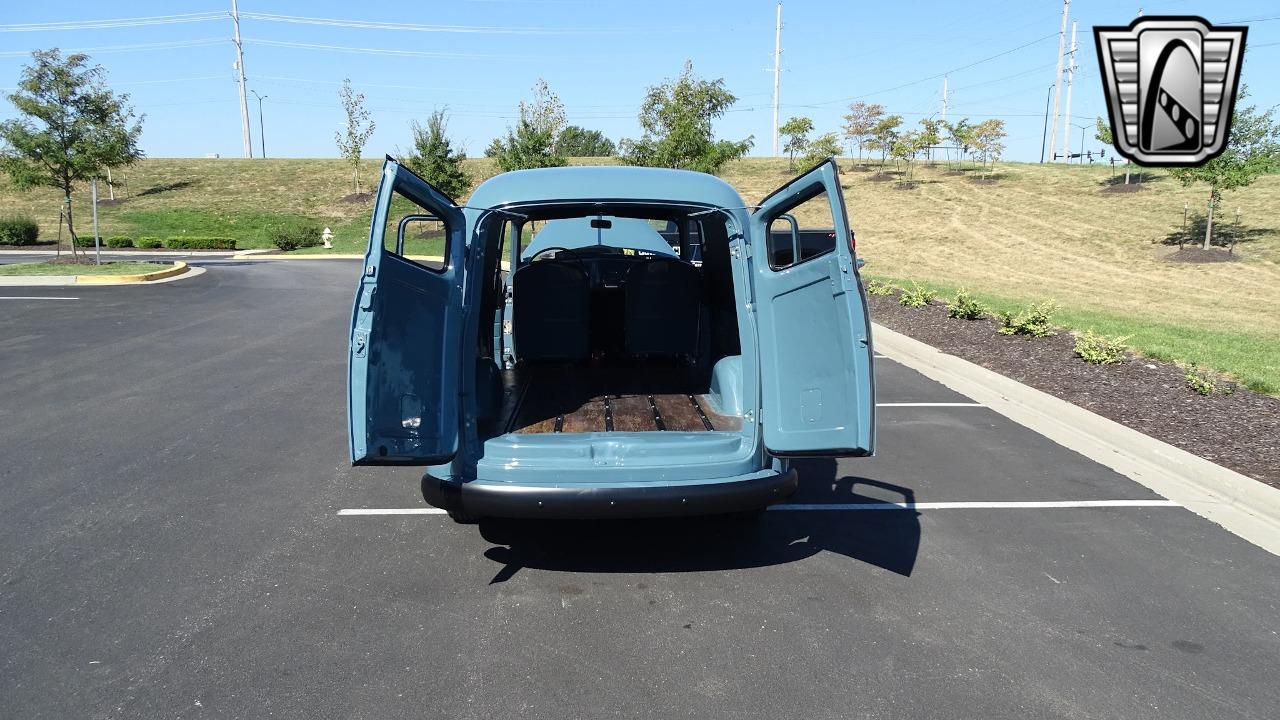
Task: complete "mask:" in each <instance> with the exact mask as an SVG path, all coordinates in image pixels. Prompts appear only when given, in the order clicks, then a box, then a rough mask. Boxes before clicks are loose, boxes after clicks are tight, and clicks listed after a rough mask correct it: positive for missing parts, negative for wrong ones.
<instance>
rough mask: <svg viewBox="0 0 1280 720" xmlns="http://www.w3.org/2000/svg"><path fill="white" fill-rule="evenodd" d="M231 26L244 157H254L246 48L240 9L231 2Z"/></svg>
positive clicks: (234, 1) (233, 0)
mask: <svg viewBox="0 0 1280 720" xmlns="http://www.w3.org/2000/svg"><path fill="white" fill-rule="evenodd" d="M231 24H232V25H234V26H235V31H236V34H235V40H234V41H233V42H235V44H236V82H238V83H239V84H240V131H241V133H242V134H243V135H244V156H245V157H247V158H251V157H253V138H251V137H250V136H249V97H248V93H246V92H245V88H244V48H243V47H242V46H241V44H240V9H239V8H238V7H236V0H231Z"/></svg>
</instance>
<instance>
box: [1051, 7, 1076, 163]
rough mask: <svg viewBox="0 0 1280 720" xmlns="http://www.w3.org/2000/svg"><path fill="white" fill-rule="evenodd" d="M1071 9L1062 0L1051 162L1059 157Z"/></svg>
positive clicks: (1055, 76) (1054, 86)
mask: <svg viewBox="0 0 1280 720" xmlns="http://www.w3.org/2000/svg"><path fill="white" fill-rule="evenodd" d="M1070 9H1071V0H1062V28H1061V29H1060V30H1058V70H1057V74H1056V75H1054V76H1053V126H1052V128H1053V129H1052V130H1050V131H1049V157H1050V158H1051V160H1050V162H1052V161H1054V160H1057V157H1058V101H1059V99H1060V98H1061V97H1062V53H1063V51H1064V50H1066V42H1067V14H1068V11H1069V10H1070Z"/></svg>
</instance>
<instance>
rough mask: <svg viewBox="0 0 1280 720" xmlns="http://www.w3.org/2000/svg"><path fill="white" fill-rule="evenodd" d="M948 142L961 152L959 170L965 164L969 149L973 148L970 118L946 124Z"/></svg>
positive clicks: (957, 164) (957, 163) (958, 161)
mask: <svg viewBox="0 0 1280 720" xmlns="http://www.w3.org/2000/svg"><path fill="white" fill-rule="evenodd" d="M946 129H947V142H949V143H951V145H952V146H953V147H954V148H955V149H956V150H958V151H959V152H960V157H959V158H958V160H957V162H956V167H957V168H959V167H960V166H961V165H963V164H964V158H965V156H966V155H968V154H969V148H971V147H973V126H972V125H970V124H969V118H961V119H959V120H957V121H956V122H953V123H947V124H946Z"/></svg>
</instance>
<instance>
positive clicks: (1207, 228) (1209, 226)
mask: <svg viewBox="0 0 1280 720" xmlns="http://www.w3.org/2000/svg"><path fill="white" fill-rule="evenodd" d="M1215 204H1216V203H1214V202H1213V196H1212V195H1211V196H1209V218H1208V220H1206V221H1205V224H1204V245H1202V246H1201V247H1202V248H1203V249H1205V250H1208V249H1209V241H1210V240H1212V239H1213V206H1214V205H1215Z"/></svg>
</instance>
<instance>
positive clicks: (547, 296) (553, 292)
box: [511, 260, 591, 360]
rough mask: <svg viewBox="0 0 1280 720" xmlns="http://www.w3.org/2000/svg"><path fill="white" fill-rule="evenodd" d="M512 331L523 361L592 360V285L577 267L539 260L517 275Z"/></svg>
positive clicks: (513, 297) (514, 289)
mask: <svg viewBox="0 0 1280 720" xmlns="http://www.w3.org/2000/svg"><path fill="white" fill-rule="evenodd" d="M511 285H512V300H511V302H512V308H511V314H512V319H511V321H512V331H513V333H514V335H515V345H516V355H517V356H518V357H519V358H521V359H525V360H545V359H564V360H582V359H585V358H587V357H589V356H590V354H591V348H590V332H591V313H590V306H591V297H590V295H591V285H590V281H589V279H588V278H587V274H586V273H585V272H583V271H582V269H580V268H579V267H577V265H576V264H569V263H562V262H555V261H552V260H540V261H538V262H534V263H530V264H528V265H524V266H522V267H521V268H520V269H518V270H516V272H515V276H514V277H513V278H512V281H511Z"/></svg>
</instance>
